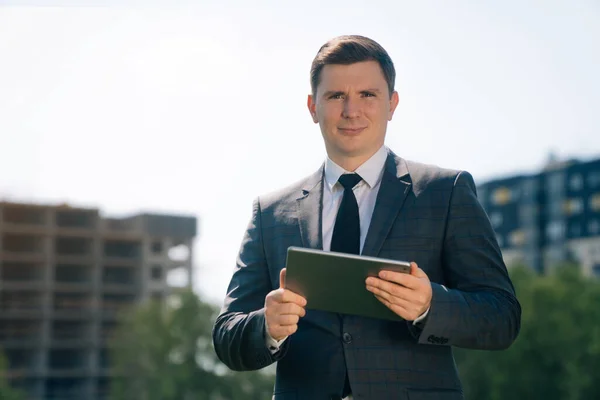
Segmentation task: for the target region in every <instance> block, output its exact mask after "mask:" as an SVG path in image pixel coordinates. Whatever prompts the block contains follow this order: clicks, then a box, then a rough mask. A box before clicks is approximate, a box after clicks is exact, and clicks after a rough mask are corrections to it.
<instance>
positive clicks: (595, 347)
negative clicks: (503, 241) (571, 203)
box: [0, 265, 600, 400]
mask: <svg viewBox="0 0 600 400" xmlns="http://www.w3.org/2000/svg"><path fill="white" fill-rule="evenodd" d="M510 272H511V277H512V280H513V283H514V284H515V289H516V292H517V297H518V299H519V301H520V303H521V307H522V321H521V331H520V334H519V337H518V338H517V340H516V341H515V343H514V344H513V345H512V346H511V347H510V348H509V349H508V350H504V351H478V350H463V349H455V355H456V361H457V365H458V368H459V372H460V375H461V379H462V382H463V385H464V389H465V396H466V398H467V399H468V400H500V399H532V400H535V399H543V400H559V399H560V400H583V399H600V282H599V281H598V280H596V279H593V278H589V277H584V276H581V274H580V273H579V268H578V267H576V266H573V265H565V266H562V267H560V268H557V269H556V270H555V271H554V272H553V273H551V274H548V275H545V276H538V275H536V274H535V273H533V272H532V271H531V270H530V269H529V268H526V267H523V266H521V267H519V266H516V267H513V268H511V269H510ZM217 311H218V310H217V308H216V307H215V306H214V305H211V304H208V303H205V302H203V301H201V299H200V298H198V297H197V296H196V295H195V294H194V293H192V292H182V293H179V294H177V295H176V296H174V297H173V298H172V299H170V301H169V302H168V304H166V305H165V304H162V305H161V304H160V303H157V302H151V303H147V304H145V305H143V306H140V307H138V308H136V309H135V310H132V311H130V312H128V313H127V314H126V315H125V317H124V319H123V323H122V325H121V328H120V329H119V331H118V333H117V336H116V337H115V340H114V343H113V351H112V356H113V357H112V358H113V360H112V361H113V363H114V365H115V368H114V372H115V373H116V374H117V376H120V377H121V378H120V379H114V381H113V384H112V387H111V400H138V399H139V400H159V399H160V400H188V399H194V400H196V399H197V400H203V399H211V400H219V399H249V400H252V399H267V398H271V395H272V389H273V375H272V373H265V372H264V371H260V372H243V373H239V372H231V371H229V370H228V369H227V368H226V367H225V366H224V365H223V364H221V363H220V362H219V361H218V359H217V358H216V356H215V352H214V349H213V347H212V338H211V329H212V325H213V322H214V318H216V315H217ZM1 388H2V386H1V385H0V393H2V392H1V390H2V389H1ZM0 398H4V397H1V396H0ZM11 400H13V399H11Z"/></svg>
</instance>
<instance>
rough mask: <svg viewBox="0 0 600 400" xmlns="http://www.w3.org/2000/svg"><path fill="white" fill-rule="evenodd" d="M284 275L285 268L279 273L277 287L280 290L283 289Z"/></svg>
mask: <svg viewBox="0 0 600 400" xmlns="http://www.w3.org/2000/svg"><path fill="white" fill-rule="evenodd" d="M285 273H286V269H285V268H282V269H281V271H279V287H280V288H285Z"/></svg>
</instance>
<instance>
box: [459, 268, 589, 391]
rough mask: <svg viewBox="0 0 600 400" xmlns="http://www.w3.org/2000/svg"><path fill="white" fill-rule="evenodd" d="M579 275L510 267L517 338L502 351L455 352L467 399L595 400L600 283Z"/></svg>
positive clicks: (563, 270)
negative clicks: (518, 310) (518, 327)
mask: <svg viewBox="0 0 600 400" xmlns="http://www.w3.org/2000/svg"><path fill="white" fill-rule="evenodd" d="M579 271H580V269H579V267H577V266H574V265H563V266H560V267H558V268H557V269H556V270H555V271H554V272H553V273H551V274H548V275H545V276H538V275H536V274H534V273H533V272H532V271H531V270H530V269H528V268H526V267H523V266H518V267H514V268H511V275H512V280H513V283H514V284H515V290H516V292H517V298H518V299H519V301H520V303H521V307H522V320H521V331H520V334H519V337H518V338H517V340H516V341H515V343H514V344H513V345H512V346H511V347H510V348H509V349H508V350H504V351H474V350H460V349H457V350H455V355H456V361H457V365H458V368H459V371H460V375H461V378H462V381H463V385H464V388H465V396H466V398H467V399H482V400H485V399H489V400H500V399H534V400H535V399H543V400H555V399H556V400H559V399H560V400H579V399H600V283H599V282H598V281H597V280H596V279H594V278H589V277H584V276H582V275H581V274H580V273H579Z"/></svg>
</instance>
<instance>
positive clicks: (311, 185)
mask: <svg viewBox="0 0 600 400" xmlns="http://www.w3.org/2000/svg"><path fill="white" fill-rule="evenodd" d="M323 170H324V167H321V168H320V169H319V170H318V171H317V172H316V173H315V174H313V175H312V176H311V177H309V178H308V180H307V181H306V183H305V184H304V186H303V187H302V193H301V195H300V197H299V198H298V199H297V202H298V224H299V225H300V235H301V237H302V245H303V246H304V247H307V248H311V249H319V250H322V249H323V229H322V226H323V219H322V215H323ZM303 321H304V322H307V323H312V324H314V325H317V326H320V327H321V328H322V329H325V330H327V331H329V332H330V333H331V334H332V335H339V318H338V317H337V314H334V313H330V312H326V311H318V310H310V309H309V310H306V316H305V317H304V318H303Z"/></svg>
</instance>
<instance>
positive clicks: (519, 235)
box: [509, 230, 525, 247]
mask: <svg viewBox="0 0 600 400" xmlns="http://www.w3.org/2000/svg"><path fill="white" fill-rule="evenodd" d="M509 240H510V244H511V245H513V246H515V247H520V246H523V245H524V244H525V232H523V231H522V230H516V231H512V232H511V233H510V236H509Z"/></svg>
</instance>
